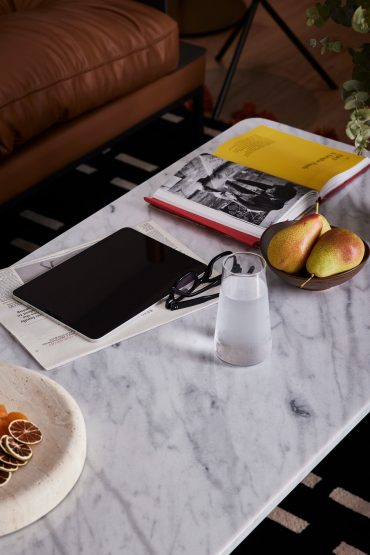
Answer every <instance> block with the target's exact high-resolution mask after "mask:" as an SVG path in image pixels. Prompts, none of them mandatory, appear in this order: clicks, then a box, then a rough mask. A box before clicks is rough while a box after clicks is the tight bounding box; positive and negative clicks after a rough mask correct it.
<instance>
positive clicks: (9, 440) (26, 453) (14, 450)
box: [1, 436, 32, 461]
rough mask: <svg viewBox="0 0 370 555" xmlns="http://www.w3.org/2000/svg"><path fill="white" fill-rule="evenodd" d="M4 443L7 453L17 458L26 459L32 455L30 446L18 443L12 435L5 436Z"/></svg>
mask: <svg viewBox="0 0 370 555" xmlns="http://www.w3.org/2000/svg"><path fill="white" fill-rule="evenodd" d="M3 437H4V436H3ZM1 441H2V442H3V438H1ZM4 443H5V447H6V451H7V452H8V453H9V455H11V456H12V457H14V458H15V459H17V460H19V461H28V460H29V459H30V458H31V457H32V449H31V447H30V446H29V445H26V444H25V443H19V441H17V440H16V439H14V437H11V436H5V440H4Z"/></svg>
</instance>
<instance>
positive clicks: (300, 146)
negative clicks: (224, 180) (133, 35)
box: [214, 125, 364, 191]
mask: <svg viewBox="0 0 370 555" xmlns="http://www.w3.org/2000/svg"><path fill="white" fill-rule="evenodd" d="M214 154H215V155H216V156H219V157H220V158H224V159H225V160H229V161H231V162H237V163H238V164H242V165H243V166H249V167H250V168H253V169H255V170H260V171H263V172H265V173H269V174H271V175H275V176H276V177H281V178H282V179H287V180H289V181H293V183H297V184H299V185H306V187H311V188H312V189H316V190H318V191H320V190H321V189H322V187H323V186H324V185H325V183H326V182H327V181H329V179H330V178H331V177H334V176H335V175H337V174H338V173H341V172H344V171H345V170H348V169H350V168H352V167H353V166H355V165H356V164H358V163H359V162H360V161H361V160H363V159H364V157H363V156H358V155H357V154H352V153H351V152H345V151H344V150H338V149H336V148H332V147H330V146H326V145H321V144H318V143H314V142H313V141H309V140H307V139H301V138H300V137H296V136H295V135H291V134H290V133H284V132H283V131H278V130H276V129H272V128H271V127H267V126H265V125H260V126H258V127H255V128H254V129H252V130H251V131H248V132H247V133H244V134H243V135H240V136H239V137H235V138H234V139H231V140H230V141H226V142H225V143H224V144H223V145H221V146H220V147H218V149H217V150H216V152H215V153H214Z"/></svg>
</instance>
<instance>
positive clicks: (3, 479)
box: [0, 468, 12, 488]
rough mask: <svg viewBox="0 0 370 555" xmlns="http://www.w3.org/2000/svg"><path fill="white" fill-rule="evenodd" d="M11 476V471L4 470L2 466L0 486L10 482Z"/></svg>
mask: <svg viewBox="0 0 370 555" xmlns="http://www.w3.org/2000/svg"><path fill="white" fill-rule="evenodd" d="M11 477H12V473H11V472H8V471H7V470H2V469H1V468H0V488H1V486H5V484H7V483H8V482H9V480H10V478H11Z"/></svg>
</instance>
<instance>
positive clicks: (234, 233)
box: [144, 164, 370, 247]
mask: <svg viewBox="0 0 370 555" xmlns="http://www.w3.org/2000/svg"><path fill="white" fill-rule="evenodd" d="M369 167H370V164H369V165H367V166H365V167H364V168H362V169H361V170H360V171H359V172H357V173H356V174H354V175H352V176H351V177H350V178H349V179H347V180H346V181H344V182H343V183H341V184H340V185H338V186H337V187H336V188H335V189H333V191H331V192H330V193H329V194H327V195H325V197H323V198H319V201H320V202H325V201H326V200H328V199H329V198H331V197H332V196H333V195H334V194H335V193H336V192H337V191H338V190H339V189H342V188H343V187H345V186H346V185H348V184H349V183H350V182H351V181H353V180H354V179H355V178H357V177H358V176H359V175H361V174H362V173H364V172H365V171H367V170H368V169H369ZM144 200H145V201H146V202H148V203H149V204H152V205H153V206H156V207H157V208H161V209H162V210H166V212H171V213H172V214H175V215H176V216H180V217H182V218H186V219H187V220H192V221H193V222H197V223H198V224H201V225H205V226H206V227H210V228H211V229H215V230H216V231H219V232H220V233H223V234H224V235H228V236H229V237H233V238H234V239H237V240H238V241H241V242H242V243H246V244H247V245H250V246H251V247H258V246H259V242H260V239H259V237H254V236H253V235H249V234H248V233H244V232H243V231H238V230H237V229H234V228H232V227H229V226H227V225H223V224H220V223H218V222H214V221H213V220H210V219H208V218H204V217H203V216H198V215H197V214H193V213H192V212H189V211H188V210H184V209H183V208H178V207H177V206H174V205H172V204H169V203H168V202H165V201H163V200H159V199H156V198H154V197H144Z"/></svg>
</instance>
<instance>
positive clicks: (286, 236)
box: [267, 214, 322, 274]
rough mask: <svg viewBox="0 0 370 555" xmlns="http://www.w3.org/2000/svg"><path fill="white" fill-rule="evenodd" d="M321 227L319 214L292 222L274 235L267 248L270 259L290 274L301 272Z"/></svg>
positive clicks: (272, 263) (273, 263) (273, 264)
mask: <svg viewBox="0 0 370 555" xmlns="http://www.w3.org/2000/svg"><path fill="white" fill-rule="evenodd" d="M321 229H322V221H321V218H320V215H319V214H310V215H309V216H305V217H304V218H302V219H301V220H298V221H295V222H292V223H291V225H289V226H287V227H284V228H283V229H281V230H280V231H278V232H277V233H275V235H274V236H273V237H272V239H271V241H270V243H269V245H268V248H267V258H268V261H269V262H270V264H271V265H272V266H273V267H274V268H277V269H278V270H283V272H287V273H288V274H296V273H297V272H300V271H301V270H302V269H303V268H304V267H305V264H306V260H307V258H308V255H309V254H310V252H311V249H312V247H313V245H314V243H315V242H316V240H317V239H318V237H319V236H320V233H321Z"/></svg>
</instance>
